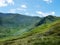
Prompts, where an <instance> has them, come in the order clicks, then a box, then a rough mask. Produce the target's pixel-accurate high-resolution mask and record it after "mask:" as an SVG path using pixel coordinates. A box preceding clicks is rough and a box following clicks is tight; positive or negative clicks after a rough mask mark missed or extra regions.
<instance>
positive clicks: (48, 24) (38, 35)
mask: <svg viewBox="0 0 60 45" xmlns="http://www.w3.org/2000/svg"><path fill="white" fill-rule="evenodd" d="M0 45H60V17H56V16H52V15H49V16H46V17H31V16H24V15H21V14H12V13H0Z"/></svg>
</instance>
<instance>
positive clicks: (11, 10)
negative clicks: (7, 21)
mask: <svg viewBox="0 0 60 45" xmlns="http://www.w3.org/2000/svg"><path fill="white" fill-rule="evenodd" d="M8 13H16V9H10V10H9V11H8Z"/></svg>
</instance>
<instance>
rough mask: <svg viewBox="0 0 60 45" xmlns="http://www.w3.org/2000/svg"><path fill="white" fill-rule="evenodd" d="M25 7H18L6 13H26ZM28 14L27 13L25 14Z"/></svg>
mask: <svg viewBox="0 0 60 45" xmlns="http://www.w3.org/2000/svg"><path fill="white" fill-rule="evenodd" d="M26 8H27V6H26V5H20V6H19V7H17V8H15V9H10V10H9V11H8V12H10V13H16V11H20V12H21V11H26ZM26 14H28V13H26Z"/></svg>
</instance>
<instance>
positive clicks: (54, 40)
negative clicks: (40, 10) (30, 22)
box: [0, 21, 60, 45]
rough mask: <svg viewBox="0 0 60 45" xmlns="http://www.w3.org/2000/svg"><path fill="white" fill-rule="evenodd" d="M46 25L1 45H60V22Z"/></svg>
mask: <svg viewBox="0 0 60 45" xmlns="http://www.w3.org/2000/svg"><path fill="white" fill-rule="evenodd" d="M46 25H47V26H45V25H41V26H38V27H36V28H34V29H32V30H31V31H30V32H28V33H26V34H24V37H22V38H16V39H12V40H6V41H1V42H0V45H60V35H59V34H60V21H56V22H53V23H51V24H46ZM28 34H29V35H28Z"/></svg>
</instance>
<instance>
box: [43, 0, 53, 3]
mask: <svg viewBox="0 0 60 45" xmlns="http://www.w3.org/2000/svg"><path fill="white" fill-rule="evenodd" d="M43 1H45V2H46V3H48V4H49V3H52V2H53V0H43Z"/></svg>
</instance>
